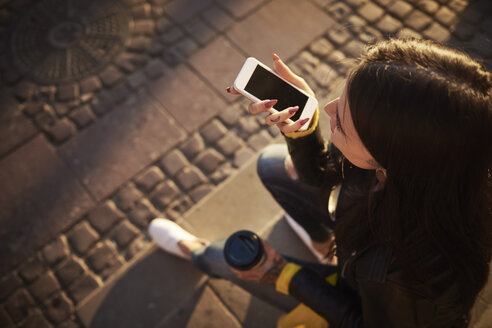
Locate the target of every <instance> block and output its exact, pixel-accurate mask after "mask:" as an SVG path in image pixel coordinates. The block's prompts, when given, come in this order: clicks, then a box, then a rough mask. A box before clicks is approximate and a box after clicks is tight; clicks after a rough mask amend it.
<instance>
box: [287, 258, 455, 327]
mask: <svg viewBox="0 0 492 328" xmlns="http://www.w3.org/2000/svg"><path fill="white" fill-rule="evenodd" d="M372 255H373V254H372ZM372 255H371V254H367V255H364V256H363V257H361V258H359V259H358V260H356V261H355V262H354V263H353V264H351V266H352V267H351V268H349V269H348V270H349V271H350V272H351V273H352V274H354V275H355V282H356V284H357V285H356V290H351V289H350V288H349V287H347V286H344V287H340V286H335V287H333V286H331V285H330V284H329V283H327V282H326V281H325V279H324V278H323V277H321V276H319V275H318V274H317V273H316V272H314V271H312V270H310V269H308V268H303V269H301V270H300V271H298V272H297V273H296V275H295V276H294V277H293V278H292V280H291V282H290V285H289V294H290V295H292V296H294V297H295V298H296V299H298V300H299V301H300V302H301V303H303V304H305V305H306V306H308V307H310V308H311V309H312V310H313V311H315V312H316V313H318V314H319V315H320V316H322V317H323V318H325V319H326V320H327V321H328V322H329V323H330V327H350V328H352V327H366V328H372V327H378V328H381V327H422V326H426V327H427V326H429V327H444V326H446V327H450V326H451V325H452V323H453V320H454V319H455V318H454V319H453V320H451V321H447V320H446V321H447V325H446V324H445V323H444V322H442V321H441V320H440V319H439V317H438V315H437V314H438V311H437V306H436V304H435V303H434V302H433V301H432V300H430V299H427V298H426V297H424V296H423V295H419V294H418V293H416V290H414V289H413V288H411V287H410V286H405V284H403V283H401V281H400V280H393V278H394V277H392V275H391V274H390V275H388V276H386V275H385V274H384V276H385V277H384V278H383V280H381V279H380V278H382V277H381V276H380V277H375V276H374V274H373V273H371V269H372V268H371V266H372V267H374V266H378V265H379V266H381V263H376V262H378V261H375V260H374V257H373V256H372ZM361 262H365V263H361ZM368 263H369V267H366V265H367V264H368ZM383 266H384V265H383ZM379 269H382V268H379ZM366 270H369V272H366ZM381 272H384V270H382V271H379V274H380V273H381ZM447 319H449V317H448V318H447ZM439 321H441V323H440V324H439ZM450 322H451V324H449V323H450ZM432 323H437V325H435V326H434V325H433V324H432Z"/></svg>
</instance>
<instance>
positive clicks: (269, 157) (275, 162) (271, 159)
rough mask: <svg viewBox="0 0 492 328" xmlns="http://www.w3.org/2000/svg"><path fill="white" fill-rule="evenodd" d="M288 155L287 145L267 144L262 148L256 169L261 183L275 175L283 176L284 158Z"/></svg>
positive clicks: (273, 177) (275, 176) (272, 178)
mask: <svg viewBox="0 0 492 328" xmlns="http://www.w3.org/2000/svg"><path fill="white" fill-rule="evenodd" d="M288 155H289V152H288V150H287V145H283V144H275V145H269V146H267V147H266V148H265V149H263V150H262V152H261V154H260V157H259V158H258V162H257V165H256V171H257V173H258V176H259V177H260V179H261V181H262V182H263V184H266V181H271V180H274V179H275V178H277V177H282V178H283V177H284V176H285V158H286V157H287V156H288Z"/></svg>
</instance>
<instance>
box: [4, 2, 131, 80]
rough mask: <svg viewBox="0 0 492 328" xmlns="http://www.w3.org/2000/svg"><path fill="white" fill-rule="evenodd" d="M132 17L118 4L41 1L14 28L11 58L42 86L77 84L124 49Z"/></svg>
mask: <svg viewBox="0 0 492 328" xmlns="http://www.w3.org/2000/svg"><path fill="white" fill-rule="evenodd" d="M130 20H131V14H130V13H128V11H127V9H126V7H124V6H123V5H121V4H120V3H119V2H118V1H115V0H41V1H37V2H35V3H34V4H33V5H32V6H31V7H29V8H27V9H25V11H24V13H23V14H22V16H21V17H20V18H19V19H18V21H17V22H16V23H15V24H14V25H13V26H12V29H11V31H10V39H9V58H10V60H11V62H12V64H13V65H14V66H15V67H16V69H17V70H19V71H20V72H21V73H23V74H25V75H27V76H29V77H31V78H32V79H34V80H36V81H38V82H39V83H46V84H52V83H59V82H64V81H68V80H78V79H80V78H82V77H85V76H87V75H91V74H93V73H94V72H96V71H98V70H99V69H100V68H101V67H103V66H105V65H106V64H107V63H108V62H109V61H110V60H111V58H112V57H113V56H114V55H115V54H116V53H117V52H118V51H119V50H120V49H121V48H122V47H123V46H124V43H125V39H126V38H127V37H128V35H129V32H130V31H129V29H130V27H129V26H130Z"/></svg>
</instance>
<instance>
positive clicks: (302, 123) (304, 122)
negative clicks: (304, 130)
mask: <svg viewBox="0 0 492 328" xmlns="http://www.w3.org/2000/svg"><path fill="white" fill-rule="evenodd" d="M307 121H309V117H308V118H305V119H303V120H302V121H301V125H304V124H306V122H307Z"/></svg>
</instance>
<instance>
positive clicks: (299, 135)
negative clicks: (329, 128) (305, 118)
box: [285, 107, 319, 139]
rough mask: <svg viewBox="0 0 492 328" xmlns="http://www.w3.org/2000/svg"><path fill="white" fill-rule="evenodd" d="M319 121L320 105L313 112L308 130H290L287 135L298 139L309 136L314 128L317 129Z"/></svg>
mask: <svg viewBox="0 0 492 328" xmlns="http://www.w3.org/2000/svg"><path fill="white" fill-rule="evenodd" d="M318 121H319V109H318V107H316V110H315V111H314V114H313V119H312V120H311V123H310V124H309V128H308V129H307V130H306V131H296V132H289V133H285V136H286V137H287V138H291V139H298V138H302V137H305V136H308V135H310V134H311V133H313V132H314V130H316V127H317V126H318Z"/></svg>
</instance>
